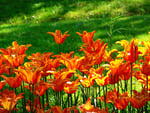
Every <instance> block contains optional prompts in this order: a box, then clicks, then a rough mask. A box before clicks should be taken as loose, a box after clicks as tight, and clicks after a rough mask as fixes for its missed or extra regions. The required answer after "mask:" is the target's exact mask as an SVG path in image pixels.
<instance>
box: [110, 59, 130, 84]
mask: <svg viewBox="0 0 150 113" xmlns="http://www.w3.org/2000/svg"><path fill="white" fill-rule="evenodd" d="M109 69H110V70H109V71H108V72H107V75H108V76H109V83H110V84H114V83H117V82H118V81H120V79H122V80H128V79H129V78H130V77H131V66H130V64H129V63H128V62H126V63H124V60H123V59H115V60H114V61H111V62H110V66H109Z"/></svg>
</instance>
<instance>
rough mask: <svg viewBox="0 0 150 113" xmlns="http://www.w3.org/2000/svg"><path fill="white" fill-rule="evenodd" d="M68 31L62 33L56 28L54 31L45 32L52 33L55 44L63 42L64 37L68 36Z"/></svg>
mask: <svg viewBox="0 0 150 113" xmlns="http://www.w3.org/2000/svg"><path fill="white" fill-rule="evenodd" d="M68 32H69V31H66V32H65V33H64V34H62V33H61V31H60V30H56V31H55V33H54V32H47V34H50V35H52V36H53V37H54V39H55V42H56V43H57V44H62V43H64V41H65V39H66V37H69V36H70V35H69V34H67V33H68Z"/></svg>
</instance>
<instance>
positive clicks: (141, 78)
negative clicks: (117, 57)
mask: <svg viewBox="0 0 150 113" xmlns="http://www.w3.org/2000/svg"><path fill="white" fill-rule="evenodd" d="M133 76H134V77H136V79H137V80H138V81H139V82H140V83H142V84H143V85H144V87H145V88H147V75H144V74H142V73H141V71H136V73H134V74H133ZM148 91H150V76H148Z"/></svg>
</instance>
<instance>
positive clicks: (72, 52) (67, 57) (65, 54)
mask: <svg viewBox="0 0 150 113" xmlns="http://www.w3.org/2000/svg"><path fill="white" fill-rule="evenodd" d="M72 54H74V51H71V52H70V53H60V55H59V54H58V55H54V56H53V57H56V58H62V59H70V58H71V55H72Z"/></svg>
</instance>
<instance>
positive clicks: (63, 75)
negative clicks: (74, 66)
mask: <svg viewBox="0 0 150 113" xmlns="http://www.w3.org/2000/svg"><path fill="white" fill-rule="evenodd" d="M47 73H50V74H53V75H54V77H55V78H56V79H57V78H59V77H61V79H65V78H71V77H72V75H73V73H75V71H72V70H68V69H65V68H63V69H61V70H59V72H57V71H47Z"/></svg>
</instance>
